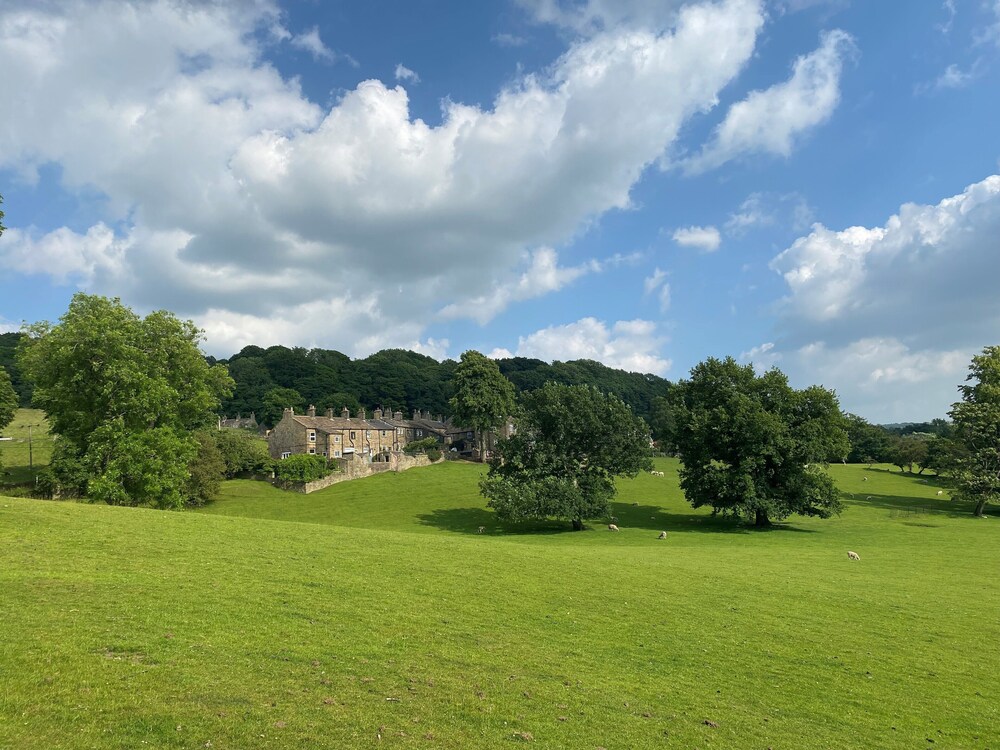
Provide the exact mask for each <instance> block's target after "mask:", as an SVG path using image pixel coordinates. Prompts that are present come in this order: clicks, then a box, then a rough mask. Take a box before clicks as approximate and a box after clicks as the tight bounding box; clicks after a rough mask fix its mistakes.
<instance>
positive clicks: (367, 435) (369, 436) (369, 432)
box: [365, 430, 372, 438]
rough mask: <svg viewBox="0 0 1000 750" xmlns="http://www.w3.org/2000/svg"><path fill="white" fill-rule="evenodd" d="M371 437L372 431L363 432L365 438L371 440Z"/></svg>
mask: <svg viewBox="0 0 1000 750" xmlns="http://www.w3.org/2000/svg"><path fill="white" fill-rule="evenodd" d="M371 436H372V431H371V430H365V437H366V438H371Z"/></svg>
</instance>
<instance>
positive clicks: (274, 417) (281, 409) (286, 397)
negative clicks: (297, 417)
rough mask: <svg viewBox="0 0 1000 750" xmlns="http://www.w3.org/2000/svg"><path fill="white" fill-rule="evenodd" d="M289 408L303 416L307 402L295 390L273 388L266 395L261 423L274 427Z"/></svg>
mask: <svg viewBox="0 0 1000 750" xmlns="http://www.w3.org/2000/svg"><path fill="white" fill-rule="evenodd" d="M288 408H292V409H295V410H296V412H297V413H299V414H301V413H302V411H303V410H304V409H305V408H306V400H305V399H304V398H302V394H300V393H299V392H298V391H297V390H295V389H294V388H272V389H271V390H269V391H268V392H267V393H265V394H264V403H263V408H262V409H261V412H260V415H259V417H260V421H261V423H263V424H266V425H268V426H269V427H274V426H275V425H276V424H278V422H280V421H281V417H282V415H283V414H284V413H285V409H288Z"/></svg>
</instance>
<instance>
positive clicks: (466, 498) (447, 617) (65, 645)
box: [0, 460, 1000, 750]
mask: <svg viewBox="0 0 1000 750" xmlns="http://www.w3.org/2000/svg"><path fill="white" fill-rule="evenodd" d="M658 468H660V469H662V470H663V471H664V472H665V473H666V475H667V476H665V477H663V478H659V477H651V476H648V475H644V476H641V477H639V478H637V479H635V480H627V481H623V482H622V483H621V484H620V496H619V502H618V503H617V504H616V507H615V510H614V513H615V515H616V516H617V518H618V521H617V524H618V525H619V526H620V527H621V528H622V531H621V532H620V533H613V532H609V531H607V530H606V529H605V528H603V526H602V525H601V524H598V523H594V524H592V529H591V530H588V531H584V532H576V533H574V532H571V531H568V530H565V529H566V528H567V527H566V526H565V525H564V524H541V525H537V526H535V527H522V528H517V529H504V528H501V527H500V526H499V525H498V524H497V523H496V522H495V520H494V519H493V517H492V515H491V514H490V513H489V511H488V510H487V509H486V508H485V507H484V505H483V502H482V500H481V498H480V497H479V496H478V494H477V490H476V483H477V480H478V477H479V475H480V473H481V471H482V469H481V467H479V466H476V465H473V464H464V463H448V464H444V465H440V466H432V467H427V468H421V469H414V470H411V471H409V472H405V473H402V474H398V475H392V474H389V475H378V476H375V477H371V478H367V479H363V480H358V481H355V482H347V483H342V484H338V485H335V486H333V487H330V488H328V489H326V490H323V491H321V492H318V493H314V494H312V495H308V496H303V495H295V494H292V493H283V492H279V491H277V490H273V489H272V488H270V487H269V486H267V485H264V484H257V483H250V482H232V483H227V485H226V486H225V489H224V493H223V495H224V496H223V497H222V498H221V499H220V500H219V501H218V502H217V503H215V504H214V505H213V506H210V507H209V508H207V509H206V510H204V511H202V512H198V513H167V512H158V511H153V510H144V509H126V508H111V507H106V506H88V505H83V504H76V503H58V502H45V501H37V500H28V499H15V498H0V614H2V622H3V631H2V632H3V637H2V638H0V665H3V668H2V669H0V747H4V748H6V747H11V748H20V747H53V748H56V747H59V748H85V747H86V748H93V747H96V748H122V747H128V748H132V747H141V746H144V745H145V746H149V747H167V748H201V747H211V748H248V747H275V748H279V747H282V748H283V747H303V748H306V747H331V748H333V747H440V748H472V747H475V748H493V747H509V746H512V745H517V744H521V743H531V744H532V745H534V746H538V747H554V748H555V747H562V748H598V747H604V748H608V749H609V750H611V749H612V748H640V747H641V748H645V747H676V748H691V747H716V748H719V747H722V748H761V750H763V748H767V747H773V748H775V749H777V748H914V747H945V748H990V747H992V748H996V747H997V746H998V744H1000V730H998V727H1000V709H998V706H997V703H996V700H995V691H996V680H997V675H998V674H1000V581H998V576H997V574H998V572H1000V545H998V544H997V535H998V534H1000V518H998V517H996V516H994V517H993V518H991V519H990V520H981V519H975V518H973V517H971V515H968V509H967V508H965V507H963V506H958V505H957V504H954V503H952V502H951V501H950V500H949V499H948V496H947V491H946V490H945V491H944V494H943V495H942V496H941V497H939V496H938V495H937V494H936V493H937V491H938V490H939V489H940V488H939V487H938V486H937V485H936V480H935V479H934V478H929V479H928V480H926V482H925V480H924V479H923V478H919V477H911V476H909V475H900V474H899V473H898V472H895V471H892V472H890V471H888V470H887V468H886V467H874V468H872V469H869V468H866V467H860V466H834V467H831V471H832V472H833V473H834V475H835V477H836V479H837V481H838V484H839V486H840V487H841V488H842V489H843V491H844V493H845V497H846V509H845V512H844V514H843V515H842V516H840V517H838V518H834V519H830V520H826V521H824V520H818V519H796V520H793V521H791V522H790V523H789V524H787V525H785V526H782V527H779V528H776V529H774V530H772V531H767V532H756V531H751V530H748V529H746V528H744V527H742V526H740V525H739V524H737V523H735V522H732V521H730V520H727V519H717V518H712V517H711V516H710V515H709V514H708V513H705V512H702V511H700V510H699V511H695V510H692V509H691V508H690V507H689V506H687V505H686V504H685V503H684V502H683V499H682V497H681V495H680V492H679V489H678V487H677V483H676V468H677V467H676V463H675V462H673V461H670V460H661V461H659V462H658ZM865 477H867V479H865ZM480 526H484V527H486V532H487V533H485V534H482V535H480V534H478V533H476V532H477V531H478V528H479V527H480ZM660 530H666V531H667V532H668V537H667V539H666V540H665V541H658V540H657V539H656V536H657V534H658V532H659V531H660ZM848 549H851V550H855V551H857V552H858V553H859V554H860V555H861V561H860V562H851V561H849V560H848V559H847V550H848Z"/></svg>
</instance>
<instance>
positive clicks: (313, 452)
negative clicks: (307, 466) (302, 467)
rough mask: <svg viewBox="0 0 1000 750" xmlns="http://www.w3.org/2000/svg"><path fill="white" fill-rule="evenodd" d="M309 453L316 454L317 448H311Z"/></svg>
mask: <svg viewBox="0 0 1000 750" xmlns="http://www.w3.org/2000/svg"><path fill="white" fill-rule="evenodd" d="M309 455H310V456H315V455H316V449H315V448H310V449H309Z"/></svg>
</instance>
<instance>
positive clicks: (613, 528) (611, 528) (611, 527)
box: [608, 523, 621, 531]
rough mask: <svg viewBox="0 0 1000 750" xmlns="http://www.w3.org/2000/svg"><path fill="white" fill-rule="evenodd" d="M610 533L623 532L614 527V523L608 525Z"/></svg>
mask: <svg viewBox="0 0 1000 750" xmlns="http://www.w3.org/2000/svg"><path fill="white" fill-rule="evenodd" d="M608 531H621V529H619V528H618V527H617V526H615V525H614V524H613V523H609V524H608Z"/></svg>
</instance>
